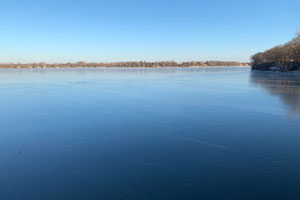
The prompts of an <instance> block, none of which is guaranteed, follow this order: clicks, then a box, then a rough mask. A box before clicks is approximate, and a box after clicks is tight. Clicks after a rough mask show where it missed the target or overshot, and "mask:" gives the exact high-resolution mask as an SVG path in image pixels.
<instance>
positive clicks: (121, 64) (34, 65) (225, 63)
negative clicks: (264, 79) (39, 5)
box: [0, 61, 249, 68]
mask: <svg viewBox="0 0 300 200" xmlns="http://www.w3.org/2000/svg"><path fill="white" fill-rule="evenodd" d="M248 65H249V63H239V62H228V61H206V62H194V61H193V62H182V63H178V62H175V61H164V62H144V61H140V62H114V63H94V62H93V63H86V62H83V61H80V62H77V63H55V64H46V63H44V62H43V63H30V64H16V63H5V64H0V68H72V67H201V66H203V67H204V66H248Z"/></svg>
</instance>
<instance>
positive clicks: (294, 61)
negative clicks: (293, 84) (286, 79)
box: [251, 32, 300, 71]
mask: <svg viewBox="0 0 300 200" xmlns="http://www.w3.org/2000/svg"><path fill="white" fill-rule="evenodd" d="M296 35H297V36H296V37H295V38H294V39H292V40H291V41H289V42H287V43H286V44H284V45H279V46H275V47H273V48H271V49H269V50H266V51H264V52H260V53H257V54H255V55H253V56H252V57H251V60H252V63H251V65H252V69H254V70H265V71H267V70H273V71H294V70H300V32H298V33H297V34H296Z"/></svg>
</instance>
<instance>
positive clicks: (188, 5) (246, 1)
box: [0, 0, 300, 63]
mask: <svg viewBox="0 0 300 200" xmlns="http://www.w3.org/2000/svg"><path fill="white" fill-rule="evenodd" d="M299 28H300V0H206V1H204V0H184V1H183V0H97V1H96V0H77V1H76V0H0V62H1V63H3V62H23V63H27V62H41V61H46V62H50V63H52V62H68V61H70V62H76V61H79V60H84V61H95V62H102V61H108V62H110V61H131V60H146V61H157V60H175V61H187V60H237V61H248V60H249V56H250V55H251V54H253V53H256V52H257V51H263V50H264V49H267V48H270V47H272V46H274V45H277V44H281V43H284V42H286V41H288V40H290V39H291V38H292V37H294V34H295V32H296V30H297V29H299Z"/></svg>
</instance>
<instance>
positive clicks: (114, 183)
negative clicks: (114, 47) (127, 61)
mask: <svg viewBox="0 0 300 200" xmlns="http://www.w3.org/2000/svg"><path fill="white" fill-rule="evenodd" d="M0 199H1V200H21V199H22V200H54V199H55V200H94V199H103V200H117V199H121V200H126V199H128V200H131V199H132V200H154V199H159V200H169V199H170V200H199V199H204V200H211V199H213V200H223V199H224V200H225V199H226V200H235V199H236V200H248V199H249V200H254V199H267V200H273V199H274V200H275V199H288V200H291V199H297V200H298V199H300V75H299V74H293V73H289V74H283V73H274V72H257V71H256V72H255V71H251V70H250V68H247V67H232V68H231V67H230V68H218V67H212V68H150V69H146V68H138V69H136V68H128V69H127V68H106V69H105V68H101V69H92V68H90V69H1V70H0Z"/></svg>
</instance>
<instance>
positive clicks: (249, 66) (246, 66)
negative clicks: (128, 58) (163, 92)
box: [0, 65, 251, 70]
mask: <svg viewBox="0 0 300 200" xmlns="http://www.w3.org/2000/svg"><path fill="white" fill-rule="evenodd" d="M230 67H245V68H251V65H230V66H186V67H181V66H175V67H2V68H1V67H0V70H4V69H171V68H173V69H175V68H230Z"/></svg>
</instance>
